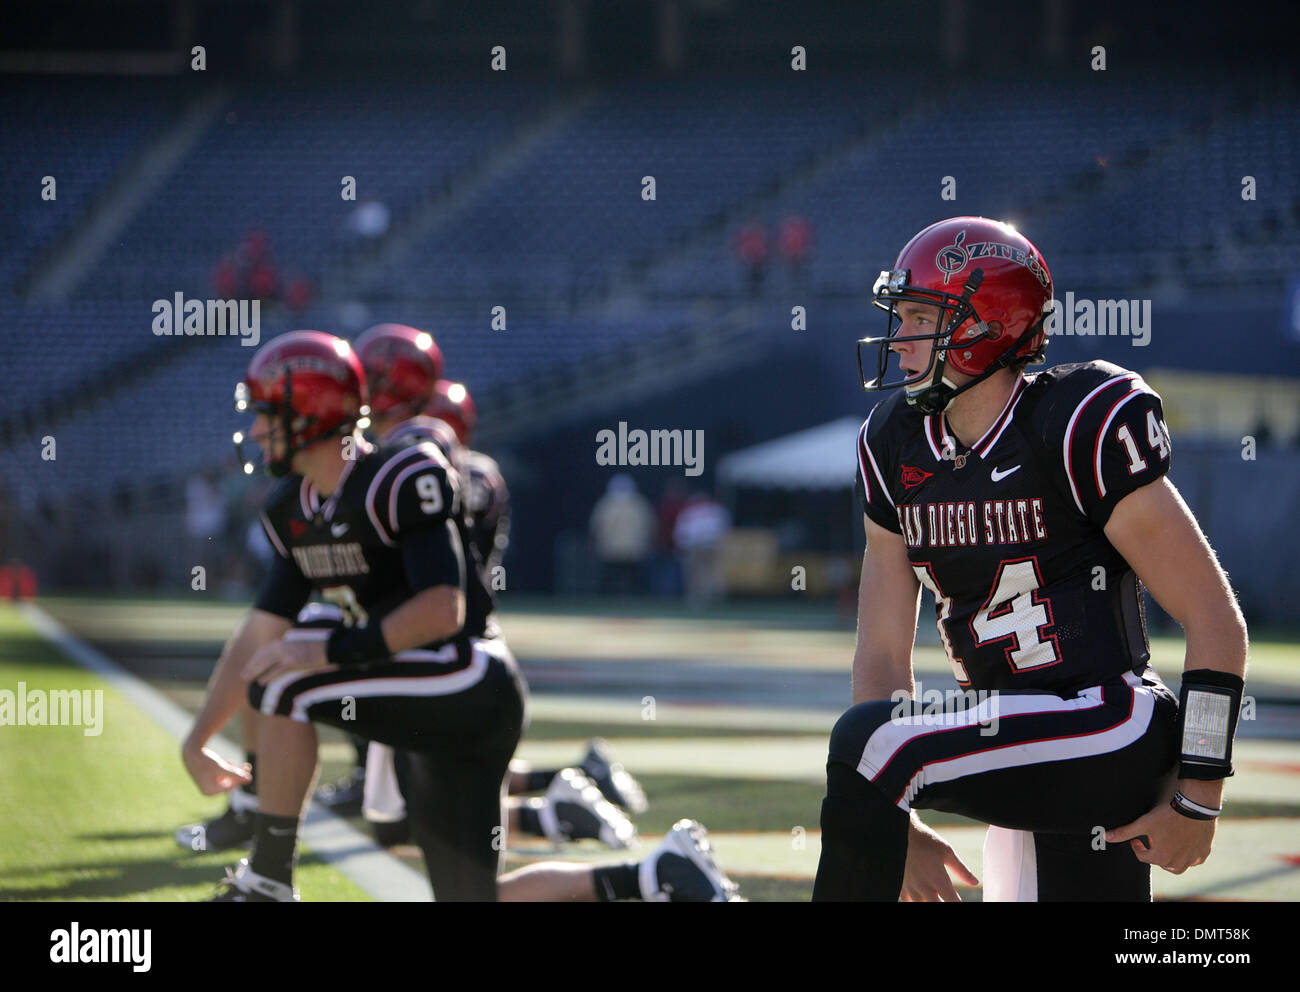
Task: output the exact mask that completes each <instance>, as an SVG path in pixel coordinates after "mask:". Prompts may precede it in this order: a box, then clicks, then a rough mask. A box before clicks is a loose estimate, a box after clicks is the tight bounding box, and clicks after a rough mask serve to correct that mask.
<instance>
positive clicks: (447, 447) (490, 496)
mask: <svg viewBox="0 0 1300 992" xmlns="http://www.w3.org/2000/svg"><path fill="white" fill-rule="evenodd" d="M381 441H382V442H383V443H389V442H392V443H402V444H418V443H420V442H421V441H432V442H433V443H434V444H436V445H437V446H438V448H439V449H440V450H441V451H442V453H443V454H445V455H446V456H447V458H448V459H450V460H451V462H452V465H453V467H454V468H455V469H456V471H457V472H458V473H459V475H460V479H461V495H462V501H463V505H464V510H465V515H466V518H467V521H466V523H467V526H468V528H469V537H470V543H471V544H473V546H474V550H475V552H476V553H477V554H478V560H479V562H480V564H482V566H483V567H484V569H486V570H488V572H489V574H490V572H491V569H492V567H493V566H494V565H499V564H500V563H501V559H502V557H504V555H505V552H506V548H507V546H508V545H509V543H510V491H509V490H508V489H507V488H506V480H505V477H504V476H502V474H501V468H500V466H499V465H497V463H496V460H495V459H493V458H490V457H488V456H487V455H485V454H483V453H482V452H481V451H471V450H470V449H469V448H466V447H463V446H461V445H460V444H459V443H458V442H457V440H456V435H455V434H454V433H452V429H451V428H450V427H449V426H447V424H446V423H445V422H443V421H441V420H438V419H436V418H433V417H425V416H418V417H411V418H410V419H409V420H404V421H402V422H401V423H400V424H397V425H396V426H395V427H393V428H392V429H391V430H389V431H388V433H386V434H385V435H384V436H383V438H381Z"/></svg>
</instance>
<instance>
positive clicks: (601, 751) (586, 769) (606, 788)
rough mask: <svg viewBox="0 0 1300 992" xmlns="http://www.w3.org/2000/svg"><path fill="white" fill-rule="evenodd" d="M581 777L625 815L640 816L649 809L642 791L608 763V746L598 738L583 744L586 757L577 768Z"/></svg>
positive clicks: (624, 771)
mask: <svg viewBox="0 0 1300 992" xmlns="http://www.w3.org/2000/svg"><path fill="white" fill-rule="evenodd" d="M579 767H580V768H581V769H582V772H583V774H584V775H586V776H587V778H589V779H591V780H592V781H593V782H595V783H596V788H598V789H599V790H600V793H601V795H603V796H604V797H605V798H606V799H608V800H609V801H610V802H611V803H613V804H614V805H615V806H621V807H623V809H625V810H627V811H628V812H629V813H638V814H639V813H644V812H645V811H646V810H647V809H649V808H650V804H649V803H647V802H646V798H645V790H644V789H642V788H641V783H640V782H638V781H637V780H636V779H634V778H633V777H632V776H631V775H630V774H629V773H628V771H627V769H626V768H624V767H623V766H622V765H621V764H620V763H619V762H617V761H612V760H610V755H609V745H608V744H606V743H605V742H604V741H603V740H601V739H600V738H599V737H596V738H593V739H592V741H591V743H589V744H588V745H587V755H586V757H584V758H583V759H582V764H581V765H580V766H579Z"/></svg>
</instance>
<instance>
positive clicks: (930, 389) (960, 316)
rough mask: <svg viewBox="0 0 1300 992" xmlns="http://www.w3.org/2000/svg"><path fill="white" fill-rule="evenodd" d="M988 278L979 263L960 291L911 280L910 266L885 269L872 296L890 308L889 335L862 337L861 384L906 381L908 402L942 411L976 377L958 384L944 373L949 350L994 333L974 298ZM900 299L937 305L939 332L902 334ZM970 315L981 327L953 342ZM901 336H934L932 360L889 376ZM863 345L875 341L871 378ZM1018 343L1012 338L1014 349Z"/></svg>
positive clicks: (888, 385) (886, 385) (893, 385)
mask: <svg viewBox="0 0 1300 992" xmlns="http://www.w3.org/2000/svg"><path fill="white" fill-rule="evenodd" d="M983 280H984V272H983V270H982V269H975V270H974V271H973V272H972V273H971V274H970V277H969V278H968V279H967V280H966V283H965V285H964V286H963V287H962V292H961V295H955V294H953V293H943V292H939V291H937V290H932V289H925V288H923V287H920V286H913V285H911V272H910V270H908V269H892V270H886V271H883V272H881V273H880V276H879V278H878V279H877V280H876V284H875V286H874V287H873V290H872V292H873V297H872V301H871V302H872V303H873V304H874V305H875V306H877V307H879V308H880V309H881V310H884V311H885V315H886V318H885V319H886V328H887V330H886V333H885V336H884V337H868V338H863V339H861V340H860V341H859V342H858V374H859V375H860V376H861V378H862V388H863V389H866V390H868V391H871V392H877V391H883V390H887V389H897V388H899V387H903V388H904V390H905V392H906V395H907V403H908V405H909V406H911V407H913V408H914V409H916V410H919V411H920V412H921V413H926V414H934V413H939V412H941V411H942V410H943V408H944V407H945V406H947V405H948V403H949V401H950V400H951V399H952V398H953V397H954V396H955V395H957V393H958V392H961V391H962V390H964V389H966V388H968V387H969V386H971V385H974V382H971V383H967V384H965V385H962V386H958V385H957V384H956V383H954V382H953V381H952V380H951V379H948V378H947V377H946V376H945V372H946V371H947V366H948V352H949V350H951V349H953V348H966V347H969V346H970V345H971V344H972V343H974V342H975V341H978V340H980V339H981V338H983V337H985V336H987V335H988V333H989V332H988V330H987V328H986V327H985V326H984V322H983V321H981V320H980V317H979V314H978V313H976V311H975V308H974V306H973V305H972V304H971V297H972V296H973V295H974V294H975V292H976V290H978V289H979V287H980V283H982V282H983ZM901 303H919V304H921V305H923V306H927V307H933V308H936V309H937V310H938V318H937V320H936V324H935V329H934V333H933V334H908V335H903V336H899V335H898V332H899V331H900V330H901V329H902V326H903V318H902V317H901V315H900V314H899V313H898V306H899V304H901ZM968 321H973V322H974V323H973V324H972V325H971V326H972V327H973V328H974V329H975V331H976V333H975V334H970V333H967V334H964V335H963V337H962V340H961V341H959V342H954V341H953V336H954V333H955V332H957V331H959V330H961V329H962V328H963V327H965V326H966V325H967V322H968ZM900 341H929V342H930V343H931V347H930V359H929V364H928V365H927V366H926V368H925V369H924V370H922V371H921V372H917V373H910V374H908V373H905V374H904V375H903V376H902V377H901V378H899V379H897V380H895V381H892V382H886V381H885V374H886V372H887V371H888V367H889V356H890V354H891V345H893V344H897V343H898V342H900ZM864 345H866V346H872V345H874V346H875V348H876V374H875V377H874V378H871V379H868V378H867V375H866V370H865V366H864V364H863V360H862V349H863V346H864ZM1015 347H1016V346H1015V345H1014V344H1013V346H1012V348H1011V352H1012V353H1014V351H1015ZM999 367H1001V366H995V368H994V369H991V370H990V372H989V373H985V375H981V376H979V377H978V378H979V379H982V378H985V377H986V376H987V375H988V374H991V372H992V371H996V368H999ZM900 371H902V370H901V369H900ZM976 381H978V379H977V380H976Z"/></svg>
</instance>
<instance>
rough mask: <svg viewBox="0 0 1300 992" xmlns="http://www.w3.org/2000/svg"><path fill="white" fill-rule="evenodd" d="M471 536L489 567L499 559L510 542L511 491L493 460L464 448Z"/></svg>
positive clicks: (466, 502)
mask: <svg viewBox="0 0 1300 992" xmlns="http://www.w3.org/2000/svg"><path fill="white" fill-rule="evenodd" d="M460 469H461V477H462V479H463V480H464V483H465V508H466V510H467V511H468V513H469V523H470V539H471V540H472V541H473V542H474V546H475V547H476V548H477V549H478V554H479V558H480V559H482V561H483V564H484V566H485V567H487V568H488V569H489V570H490V569H491V568H492V567H493V566H494V565H498V564H500V562H501V559H502V557H504V555H505V553H506V548H507V547H508V546H509V544H510V491H509V490H508V489H507V488H506V480H505V477H504V476H503V475H502V474H501V467H500V466H499V465H497V463H496V460H495V459H493V458H489V457H488V456H487V455H485V454H483V452H481V451H470V450H469V449H466V450H465V451H464V452H463V453H462V457H461V460H460Z"/></svg>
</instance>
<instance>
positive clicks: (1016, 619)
mask: <svg viewBox="0 0 1300 992" xmlns="http://www.w3.org/2000/svg"><path fill="white" fill-rule="evenodd" d="M912 569H913V570H914V571H915V572H916V577H917V578H918V579H920V581H921V583H922V584H923V585H924V586H925V587H926V588H927V589H929V590H930V591H931V592H932V593H934V599H935V602H936V604H937V605H938V609H939V616H938V622H937V624H936V626H938V628H939V638H940V640H942V641H943V649H944V651H945V653H946V654H947V655H948V662H949V664H951V665H952V671H953V675H955V676H956V677H957V681H958V682H959V683H961V684H962V685H969V684H970V673H969V672H967V670H966V666H965V665H964V664H962V660H961V658H960V657H958V655H957V652H956V651H955V650H953V644H952V638H951V637H950V634H949V630H948V623H949V619H950V618H951V616H952V602H953V601H952V599H951V598H949V597H948V596H945V595H944V594H943V590H941V589H940V588H939V584H938V582H937V581H936V580H935V577H934V573H933V572H932V571H931V568H930V566H929V564H923V565H913V566H912ZM1042 584H1043V581H1042V576H1040V575H1039V574H1038V561H1037V559H1035V558H1019V559H1014V560H1010V561H1004V562H1001V563H1000V564H999V565H998V574H997V576H996V577H995V578H994V580H993V589H992V591H991V592H990V593H989V596H988V599H986V600H985V601H984V605H983V606H981V607H980V609H979V611H978V612H977V613H976V614H975V615H974V616H973V617H971V619H970V631H971V637H972V639H973V641H974V643H975V647H977V648H982V647H985V646H987V645H990V644H995V643H997V642H998V641H1006V640H1009V641H1010V642H1011V643H1010V644H1008V645H1007V646H1006V647H1005V648H1004V652H1005V655H1006V660H1007V664H1008V665H1010V666H1011V669H1012V670H1013V671H1017V672H1020V671H1024V670H1026V669H1029V668H1043V667H1045V666H1047V665H1054V664H1056V663H1057V662H1058V661H1060V660H1061V656H1060V653H1059V651H1058V650H1057V647H1058V645H1057V643H1056V636H1055V635H1054V634H1050V633H1048V628H1050V627H1051V626H1052V604H1051V603H1050V602H1049V601H1048V599H1047V597H1046V596H1043V595H1042V593H1041V592H1040V591H1039V588H1040V587H1041V586H1042Z"/></svg>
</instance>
